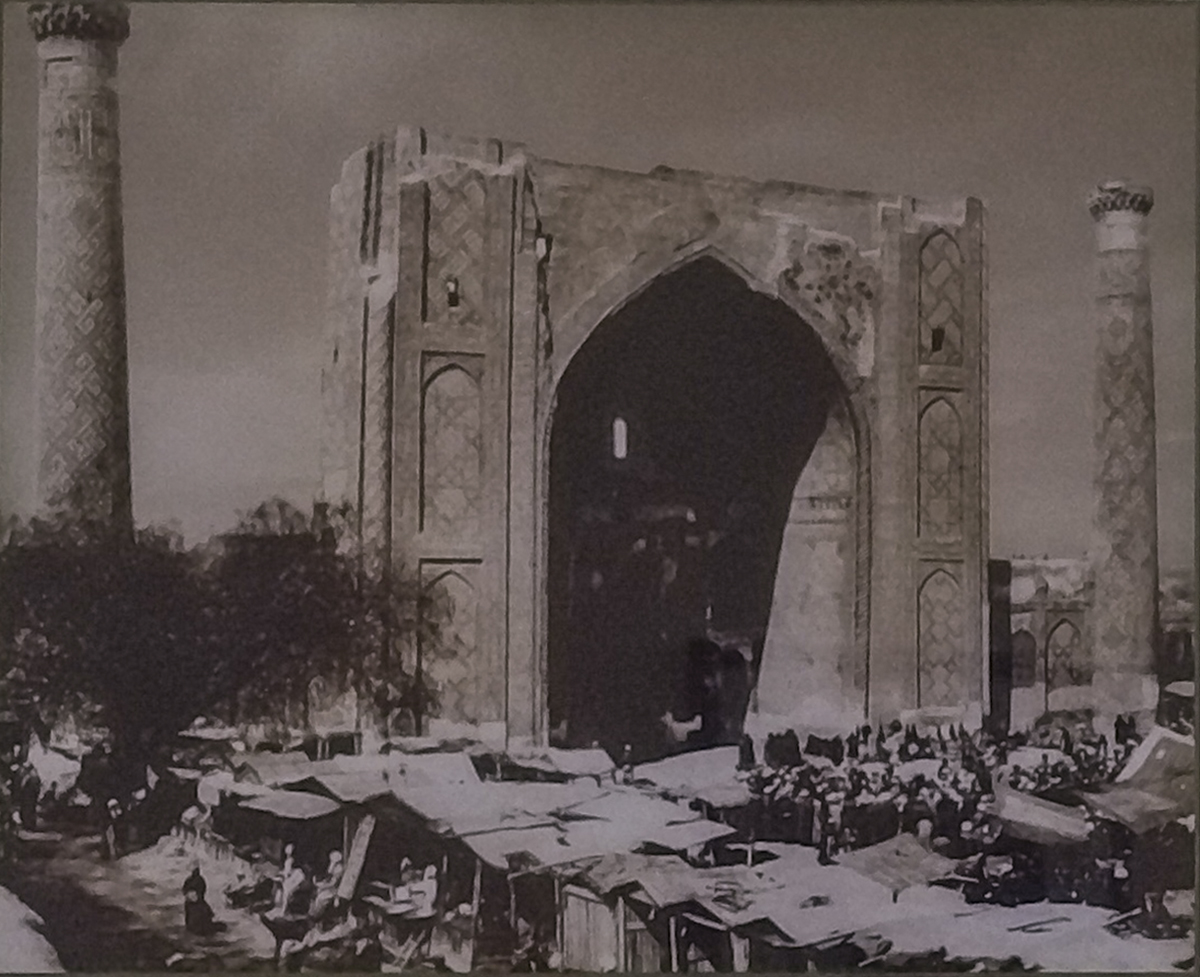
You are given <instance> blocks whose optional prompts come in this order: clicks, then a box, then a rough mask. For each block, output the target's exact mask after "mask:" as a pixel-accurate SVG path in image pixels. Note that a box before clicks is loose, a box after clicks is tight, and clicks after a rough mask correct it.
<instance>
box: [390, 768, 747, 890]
mask: <svg viewBox="0 0 1200 977" xmlns="http://www.w3.org/2000/svg"><path fill="white" fill-rule="evenodd" d="M392 794H393V796H395V797H396V798H397V799H398V800H399V801H400V802H401V804H403V805H404V806H406V807H407V808H408V809H409V810H411V811H413V812H414V813H416V814H417V815H418V816H419V817H421V818H422V819H423V820H424V821H426V822H427V823H428V824H429V825H430V827H431V828H432V829H433V830H435V831H437V832H439V833H442V834H446V835H451V836H454V837H458V838H460V839H461V840H462V841H463V842H465V843H466V844H467V845H468V846H470V847H471V848H472V850H474V851H475V853H476V854H477V855H478V856H479V857H480V858H482V859H483V860H484V861H485V862H487V863H488V864H489V865H493V866H496V867H498V868H507V867H509V866H510V865H511V864H512V863H513V862H514V861H515V862H518V863H524V864H525V866H526V867H527V868H530V869H536V868H550V867H553V866H556V865H563V864H567V863H573V862H577V861H580V860H583V859H588V858H595V857H598V856H602V855H605V854H609V853H614V852H631V851H634V850H636V849H638V848H640V847H642V846H643V845H644V844H647V843H653V844H656V845H659V846H662V847H667V848H671V849H674V850H677V851H682V850H686V849H688V848H692V847H694V846H696V845H699V844H703V843H705V842H707V841H710V840H712V839H714V838H718V837H723V836H725V835H728V834H732V833H734V829H732V828H729V827H727V826H725V825H719V824H716V823H715V822H711V821H706V820H705V819H703V818H702V817H701V816H700V815H699V814H698V813H697V812H695V811H691V810H689V809H688V808H687V807H685V806H684V805H682V804H678V803H675V802H672V801H667V800H663V799H662V798H657V797H651V796H648V795H646V794H643V793H641V792H639V791H636V790H631V789H625V788H616V787H609V788H607V789H606V788H602V787H598V786H596V785H595V784H593V783H591V782H590V781H586V780H579V781H572V782H569V783H564V784H548V783H522V782H513V781H501V782H489V783H477V784H475V785H473V786H468V785H459V787H458V788H457V789H454V790H451V789H450V788H448V787H445V786H443V787H438V788H421V787H419V788H414V789H406V788H405V787H403V786H396V787H394V788H393V790H392Z"/></svg>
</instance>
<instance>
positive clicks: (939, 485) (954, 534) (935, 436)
mask: <svg viewBox="0 0 1200 977" xmlns="http://www.w3.org/2000/svg"><path fill="white" fill-rule="evenodd" d="M919 437H920V473H921V474H920V484H919V487H918V492H919V500H918V513H919V522H918V530H917V531H918V535H920V536H922V537H932V538H934V539H958V538H960V537H961V536H962V495H963V457H962V455H963V452H962V423H961V421H960V420H959V418H958V413H957V412H956V411H955V410H954V408H953V407H952V406H951V405H950V403H949V402H948V401H946V400H943V399H942V398H938V399H937V400H935V401H933V402H932V403H931V404H930V405H929V406H928V407H926V408H925V410H924V412H923V413H922V414H921V423H920V434H919Z"/></svg>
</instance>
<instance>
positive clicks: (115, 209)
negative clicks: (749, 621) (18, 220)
mask: <svg viewBox="0 0 1200 977" xmlns="http://www.w3.org/2000/svg"><path fill="white" fill-rule="evenodd" d="M29 25H30V27H31V28H32V30H33V33H34V36H35V37H36V39H37V47H38V57H39V60H40V72H41V78H40V86H39V89H40V93H39V100H38V207H37V215H38V217H37V220H38V223H37V313H36V315H37V361H36V363H37V365H36V385H37V399H38V427H39V446H38V447H39V451H40V460H39V466H38V501H39V505H40V507H41V509H42V511H43V513H45V514H56V513H57V514H66V515H70V516H73V517H75V518H79V519H83V520H86V521H87V522H88V523H90V524H91V525H92V526H96V527H108V528H111V529H113V530H116V531H117V532H119V533H126V532H128V531H129V530H131V528H132V523H133V516H132V501H131V485H130V458H129V393H128V386H129V383H128V356H127V348H126V329H125V261H124V245H123V227H122V217H121V157H120V143H119V140H118V135H117V129H118V111H117V109H118V107H117V91H116V87H115V83H116V75H117V49H118V47H119V46H120V44H121V42H122V41H124V40H125V38H126V37H128V36H129V10H128V8H127V7H126V6H125V5H124V4H122V3H118V2H108V0H63V2H50V3H36V4H32V5H31V6H30V8H29Z"/></svg>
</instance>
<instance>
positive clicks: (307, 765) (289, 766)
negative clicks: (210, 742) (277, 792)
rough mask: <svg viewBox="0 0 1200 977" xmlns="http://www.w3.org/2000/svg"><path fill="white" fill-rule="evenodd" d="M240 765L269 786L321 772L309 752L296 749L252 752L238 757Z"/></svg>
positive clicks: (291, 781) (290, 781) (292, 781)
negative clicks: (291, 750)
mask: <svg viewBox="0 0 1200 977" xmlns="http://www.w3.org/2000/svg"><path fill="white" fill-rule="evenodd" d="M238 761H239V762H238V765H239V767H240V768H241V769H242V770H244V771H245V772H247V773H249V774H251V775H253V777H254V778H255V779H256V780H258V782H259V783H261V784H263V785H264V786H267V787H273V786H278V785H279V784H283V783H295V782H296V781H299V780H303V779H304V778H305V777H312V776H314V775H315V774H317V773H319V772H323V771H321V770H320V768H318V769H313V767H314V763H313V761H312V760H310V759H309V758H308V754H306V753H301V752H299V751H294V752H291V753H250V754H247V755H245V756H242V757H239V758H238Z"/></svg>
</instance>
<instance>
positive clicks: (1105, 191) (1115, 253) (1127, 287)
mask: <svg viewBox="0 0 1200 977" xmlns="http://www.w3.org/2000/svg"><path fill="white" fill-rule="evenodd" d="M1088 203H1089V209H1090V211H1091V214H1092V217H1093V218H1094V219H1095V221H1096V246H1097V261H1098V272H1099V274H1098V278H1097V292H1096V330H1097V347H1096V377H1095V393H1094V397H1095V399H1094V406H1095V419H1094V424H1095V431H1094V438H1095V442H1094V444H1095V461H1094V465H1095V467H1094V470H1093V471H1094V484H1093V490H1094V496H1095V498H1094V502H1093V505H1094V509H1093V518H1092V547H1091V553H1090V560H1091V564H1092V572H1093V573H1094V575H1095V603H1094V605H1093V617H1092V640H1093V648H1094V654H1095V669H1096V671H1095V677H1094V682H1093V687H1094V691H1095V692H1096V696H1097V703H1096V704H1097V705H1098V706H1099V707H1100V708H1101V709H1102V710H1103V711H1105V712H1110V713H1111V712H1138V711H1142V710H1145V709H1150V708H1153V706H1154V704H1155V701H1156V696H1157V689H1156V687H1155V681H1154V646H1155V642H1156V640H1157V631H1158V487H1157V467H1156V466H1157V452H1156V448H1155V421H1154V336H1153V330H1152V328H1151V314H1150V267H1149V260H1148V257H1149V254H1148V247H1147V235H1146V218H1147V215H1148V214H1149V213H1150V208H1151V207H1152V206H1153V205H1154V195H1153V193H1152V192H1151V191H1150V190H1149V189H1148V188H1145V187H1136V186H1131V185H1129V184H1127V183H1124V182H1119V181H1117V182H1110V183H1104V184H1101V185H1100V187H1099V188H1098V189H1097V190H1096V191H1095V192H1094V193H1093V194H1092V195H1091V198H1090V199H1089V202H1088Z"/></svg>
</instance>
